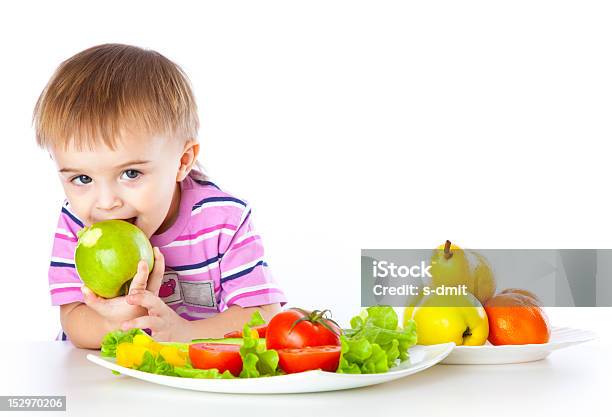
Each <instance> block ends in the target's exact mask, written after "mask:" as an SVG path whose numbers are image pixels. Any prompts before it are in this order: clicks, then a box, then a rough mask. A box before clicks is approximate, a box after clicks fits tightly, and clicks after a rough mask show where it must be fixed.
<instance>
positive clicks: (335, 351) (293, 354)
mask: <svg viewBox="0 0 612 417" xmlns="http://www.w3.org/2000/svg"><path fill="white" fill-rule="evenodd" d="M339 362H340V346H335V345H325V346H310V347H305V348H300V349H291V348H289V349H279V350H278V364H279V366H280V368H281V369H282V370H283V371H285V372H287V373H288V374H294V373H296V372H304V371H311V370H313V369H321V370H323V371H328V372H336V370H337V369H338V363H339Z"/></svg>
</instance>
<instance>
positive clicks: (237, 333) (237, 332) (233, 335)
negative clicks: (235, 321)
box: [223, 324, 268, 339]
mask: <svg viewBox="0 0 612 417" xmlns="http://www.w3.org/2000/svg"><path fill="white" fill-rule="evenodd" d="M251 329H252V330H253V329H254V330H257V334H258V335H259V337H261V338H262V339H263V338H264V337H266V330H268V325H265V324H264V325H263V326H255V327H251ZM241 337H242V330H234V331H233V332H229V333H226V334H224V335H223V338H224V339H228V338H232V339H234V338H241Z"/></svg>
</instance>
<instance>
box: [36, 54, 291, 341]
mask: <svg viewBox="0 0 612 417" xmlns="http://www.w3.org/2000/svg"><path fill="white" fill-rule="evenodd" d="M34 124H35V129H36V140H37V142H38V145H39V146H40V147H42V148H43V149H45V150H47V151H48V152H49V154H50V156H51V158H52V159H53V161H54V162H55V163H56V165H57V168H58V171H59V177H60V181H61V183H62V186H63V188H64V192H65V194H66V197H67V198H66V200H65V202H64V204H63V206H62V208H61V213H60V217H59V223H58V228H57V231H56V233H55V240H54V243H53V250H52V258H51V266H50V268H49V284H50V291H51V301H52V304H53V305H59V306H60V318H61V323H62V328H63V331H64V332H65V333H66V334H67V335H68V337H69V339H70V340H71V341H72V343H73V344H74V345H75V346H77V347H82V348H99V347H100V342H101V340H102V338H103V336H104V335H105V334H106V333H107V332H109V331H112V330H116V329H124V330H125V329H129V328H132V327H138V328H143V329H150V331H151V333H152V336H153V337H154V338H155V339H157V340H160V341H169V340H172V341H190V340H191V339H194V338H206V337H213V338H216V337H222V336H223V334H225V333H227V332H229V331H232V330H236V329H240V328H241V327H242V325H243V324H244V323H245V322H246V321H248V319H249V317H250V316H251V314H252V313H253V312H254V310H255V309H259V310H260V312H261V314H262V315H263V316H264V318H265V319H266V320H269V319H270V318H271V317H272V316H273V315H274V314H275V313H276V312H278V311H280V307H281V306H282V305H283V304H285V303H286V299H285V296H284V294H283V292H282V290H281V289H280V288H279V286H278V285H277V284H276V283H275V281H274V279H273V278H272V275H271V273H270V270H269V268H268V265H267V264H266V262H265V257H264V249H263V245H262V242H261V238H260V237H259V235H258V234H257V233H256V232H255V231H254V229H253V222H252V216H251V208H250V207H249V205H248V204H247V203H246V202H244V201H243V200H240V199H238V198H236V197H234V196H232V195H230V194H228V193H226V192H224V191H222V190H220V189H219V187H217V186H216V185H215V184H213V183H212V182H210V181H208V180H207V178H206V176H205V175H204V174H203V172H202V170H201V167H200V166H199V165H198V163H197V157H198V153H199V149H200V146H199V144H198V141H197V131H198V127H199V121H198V115H197V108H196V103H195V100H194V97H193V93H192V91H191V88H190V85H189V81H188V80H187V77H186V76H185V74H184V73H183V71H182V70H181V69H180V68H179V67H178V66H177V65H176V64H174V63H173V62H171V61H169V60H168V59H167V58H165V57H164V56H162V55H161V54H159V53H157V52H155V51H151V50H144V49H141V48H137V47H134V46H129V45H119V44H106V45H100V46H95V47H93V48H90V49H87V50H85V51H82V52H80V53H78V54H77V55H75V56H73V57H72V58H70V59H68V60H67V61H65V62H63V63H62V64H61V65H60V66H59V68H58V69H57V71H56V72H55V74H54V75H53V77H52V78H51V80H50V81H49V83H48V84H47V86H46V87H45V89H44V90H43V92H42V94H41V95H40V97H39V99H38V102H37V103H36V108H35V110H34ZM194 165H195V166H196V167H198V168H200V170H196V169H194ZM108 219H123V220H127V221H129V222H131V223H133V224H135V225H136V226H138V227H139V228H140V229H142V230H143V231H144V233H145V234H146V235H147V237H149V239H150V240H151V243H152V245H153V246H154V255H155V266H154V269H153V271H152V272H151V273H150V274H149V273H148V268H147V265H146V262H145V261H141V262H140V264H139V266H138V272H137V273H136V275H135V276H134V279H133V281H132V283H131V286H130V290H129V294H128V295H127V296H121V297H117V298H113V299H104V298H101V297H98V296H96V295H95V294H94V293H93V292H92V291H91V290H89V289H87V288H86V287H85V286H83V283H82V281H81V280H80V278H79V276H78V274H77V272H76V269H75V265H74V250H75V247H76V243H77V231H78V230H79V229H81V228H82V227H84V226H88V225H91V224H92V223H95V222H99V221H102V220H108Z"/></svg>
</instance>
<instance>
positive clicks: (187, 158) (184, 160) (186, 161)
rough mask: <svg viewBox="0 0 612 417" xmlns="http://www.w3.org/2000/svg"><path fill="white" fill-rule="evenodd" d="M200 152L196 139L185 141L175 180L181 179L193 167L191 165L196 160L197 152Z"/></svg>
mask: <svg viewBox="0 0 612 417" xmlns="http://www.w3.org/2000/svg"><path fill="white" fill-rule="evenodd" d="M199 153H200V144H199V143H198V141H196V140H189V141H187V143H185V148H184V149H183V154H182V155H181V161H180V162H181V165H180V166H179V170H178V173H177V175H176V181H177V182H179V181H183V180H184V179H185V177H186V176H187V174H189V172H190V171H191V168H193V165H194V164H195V163H196V161H197V160H198V154H199Z"/></svg>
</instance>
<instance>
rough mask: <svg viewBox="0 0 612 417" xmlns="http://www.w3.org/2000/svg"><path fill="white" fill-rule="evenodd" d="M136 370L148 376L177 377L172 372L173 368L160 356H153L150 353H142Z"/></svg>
mask: <svg viewBox="0 0 612 417" xmlns="http://www.w3.org/2000/svg"><path fill="white" fill-rule="evenodd" d="M136 369H138V370H139V371H143V372H148V373H150V374H158V375H168V376H177V374H176V373H175V372H174V366H172V365H170V364H169V363H168V362H166V360H165V359H164V357H163V356H162V355H156V356H154V355H152V354H151V353H150V352H145V353H144V356H143V357H142V363H141V364H140V366H139V367H137V368H136Z"/></svg>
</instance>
